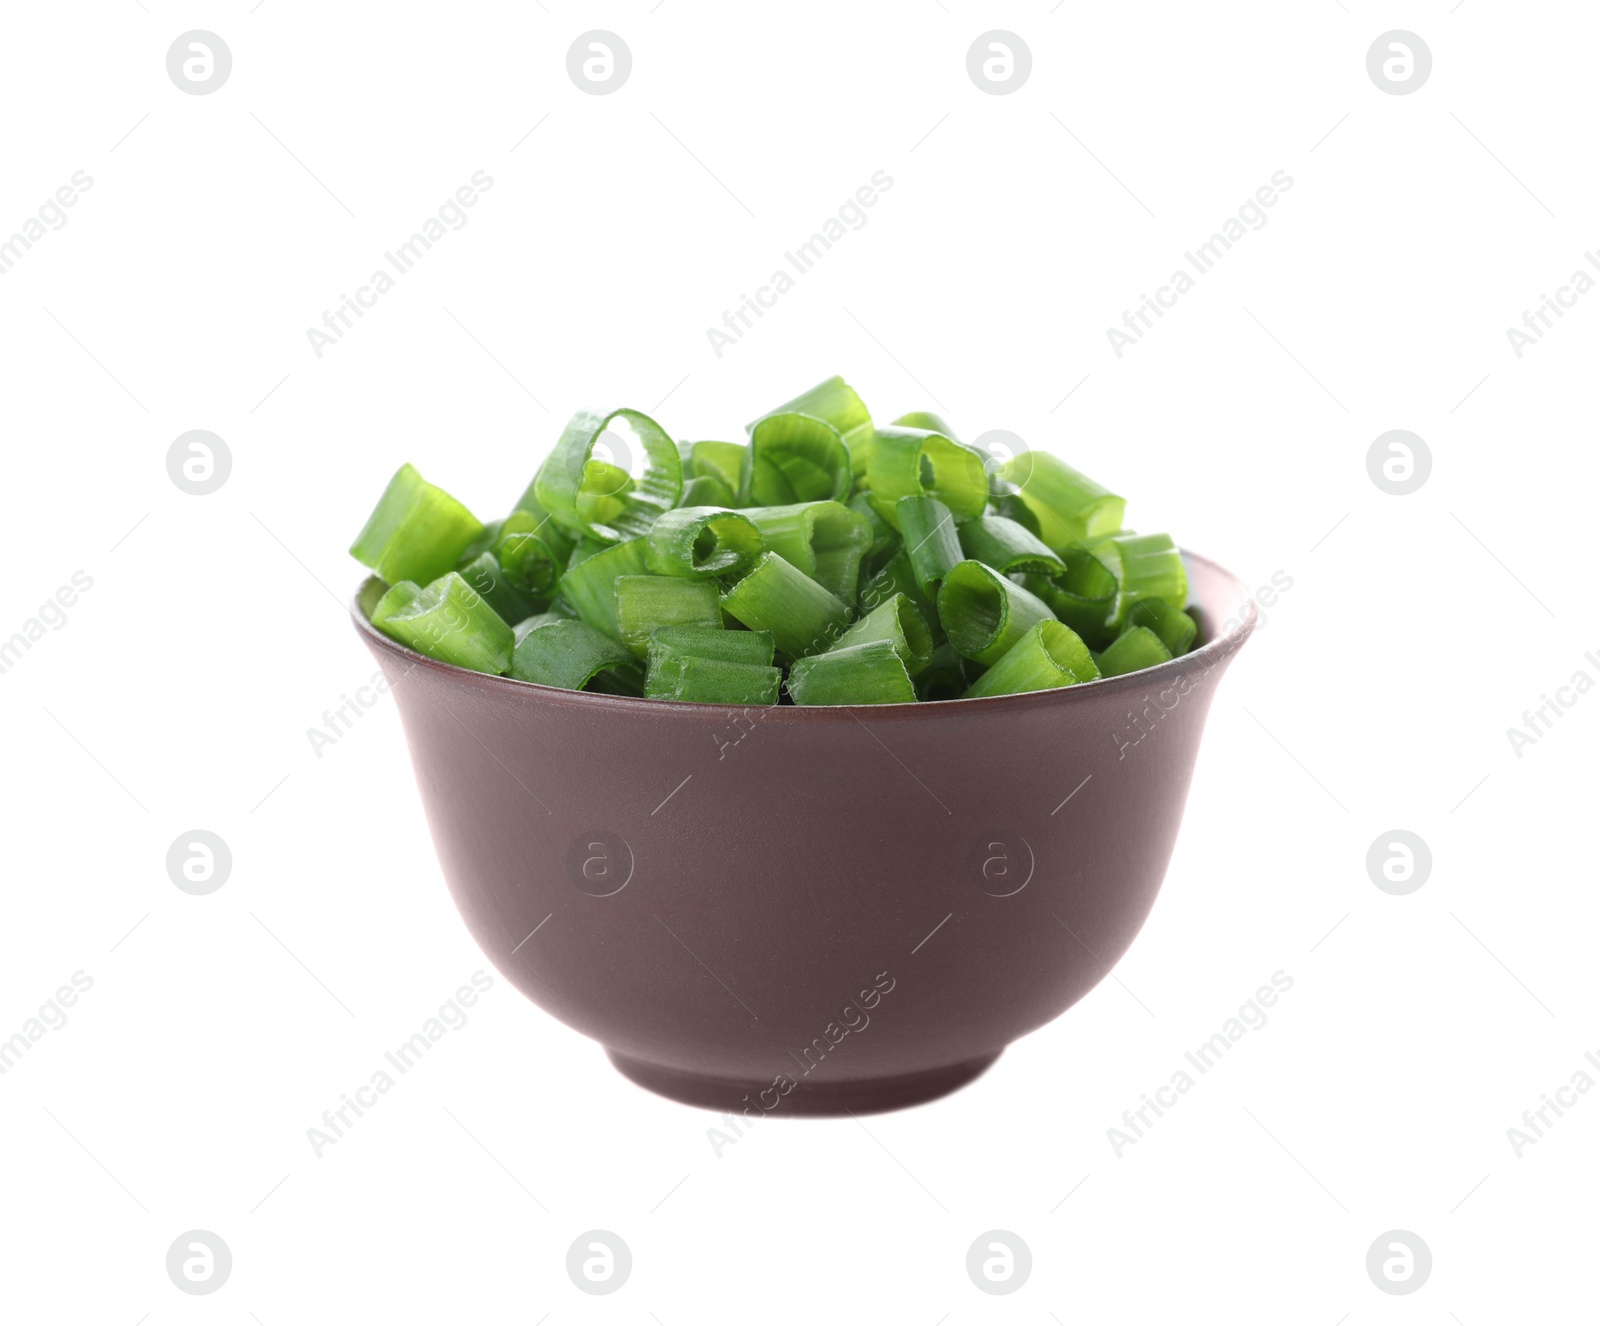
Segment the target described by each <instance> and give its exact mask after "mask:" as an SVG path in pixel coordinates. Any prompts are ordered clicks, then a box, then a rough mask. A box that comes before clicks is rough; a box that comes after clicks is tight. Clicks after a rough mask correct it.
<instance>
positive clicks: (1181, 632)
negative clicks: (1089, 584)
mask: <svg viewBox="0 0 1600 1326" xmlns="http://www.w3.org/2000/svg"><path fill="white" fill-rule="evenodd" d="M1128 624H1129V625H1130V626H1145V627H1148V628H1149V629H1150V630H1152V631H1154V632H1155V633H1156V635H1157V637H1159V639H1160V640H1161V643H1162V644H1164V645H1165V646H1166V647H1167V652H1168V653H1170V654H1171V655H1172V656H1173V657H1174V658H1177V657H1178V655H1180V654H1187V653H1188V652H1189V646H1190V645H1192V644H1193V643H1194V637H1195V634H1196V632H1198V631H1199V629H1200V627H1199V624H1198V623H1197V622H1196V621H1195V619H1194V618H1193V617H1191V616H1190V615H1189V614H1188V613H1187V612H1182V611H1180V610H1179V609H1177V608H1174V607H1173V606H1172V605H1171V604H1170V603H1167V602H1164V601H1163V600H1161V599H1140V600H1139V602H1137V603H1135V604H1134V605H1133V607H1131V608H1130V609H1129V610H1128Z"/></svg>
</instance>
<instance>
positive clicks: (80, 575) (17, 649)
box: [0, 571, 94, 673]
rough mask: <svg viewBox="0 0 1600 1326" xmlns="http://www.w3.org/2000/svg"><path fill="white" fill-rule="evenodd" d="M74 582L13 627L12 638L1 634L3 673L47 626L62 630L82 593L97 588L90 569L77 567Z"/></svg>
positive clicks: (0, 659) (13, 664)
mask: <svg viewBox="0 0 1600 1326" xmlns="http://www.w3.org/2000/svg"><path fill="white" fill-rule="evenodd" d="M71 582H72V583H71V584H67V585H62V586H61V587H60V588H59V589H57V590H56V592H55V593H54V594H53V595H51V596H50V597H49V598H47V599H46V600H45V601H44V602H43V603H41V604H40V605H39V608H38V611H37V612H35V613H34V615H33V616H32V617H29V618H28V620H27V621H25V622H23V623H22V625H21V627H20V628H18V629H17V630H15V631H13V632H12V633H11V636H10V638H9V639H5V638H0V673H6V672H10V671H11V669H12V668H14V667H16V666H17V664H18V663H19V662H20V661H21V659H22V656H23V655H24V654H26V653H27V652H28V651H29V650H30V649H32V648H33V647H34V645H36V644H38V643H39V641H41V640H43V639H44V635H45V627H47V626H48V627H49V628H50V629H51V630H52V631H59V630H61V629H62V627H64V626H65V625H66V624H67V609H68V608H71V607H74V606H75V605H76V604H77V602H78V596H79V595H80V594H87V593H88V592H89V591H90V590H91V589H93V588H94V577H93V576H91V575H90V574H89V573H88V572H87V571H74V572H73V573H72V576H71ZM74 586H75V587H76V588H74Z"/></svg>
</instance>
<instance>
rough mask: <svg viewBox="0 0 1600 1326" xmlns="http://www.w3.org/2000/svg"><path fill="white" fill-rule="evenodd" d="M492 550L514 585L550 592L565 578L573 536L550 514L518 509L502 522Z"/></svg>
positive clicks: (545, 592) (537, 591) (539, 591)
mask: <svg viewBox="0 0 1600 1326" xmlns="http://www.w3.org/2000/svg"><path fill="white" fill-rule="evenodd" d="M490 551H492V552H493V553H494V557H495V560H496V561H497V562H499V563H500V569H501V570H502V571H504V572H505V573H506V578H507V579H508V580H509V581H510V582H511V583H512V584H513V585H515V586H517V588H519V589H526V590H528V591H529V592H531V593H534V594H547V593H548V592H549V591H550V590H552V589H553V588H554V587H555V583H556V581H557V580H559V579H560V578H561V568H562V566H563V564H564V563H565V562H566V560H567V557H568V556H569V555H570V554H571V552H572V540H571V539H570V538H568V537H567V536H566V534H565V533H563V532H562V531H561V527H560V526H559V525H557V524H556V523H555V521H553V520H551V519H550V517H549V516H547V515H544V514H543V513H541V512H535V511H521V510H518V511H513V512H512V513H511V514H510V515H509V516H507V517H506V518H505V519H504V520H502V521H500V522H499V530H498V532H497V534H496V537H495V541H494V543H493V544H492V545H491V548H490Z"/></svg>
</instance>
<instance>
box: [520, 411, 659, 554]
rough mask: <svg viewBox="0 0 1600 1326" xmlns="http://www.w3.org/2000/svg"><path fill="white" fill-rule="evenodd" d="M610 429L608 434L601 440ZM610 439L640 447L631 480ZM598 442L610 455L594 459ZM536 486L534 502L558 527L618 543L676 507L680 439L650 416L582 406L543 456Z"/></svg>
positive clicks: (647, 528) (641, 532) (639, 533)
mask: <svg viewBox="0 0 1600 1326" xmlns="http://www.w3.org/2000/svg"><path fill="white" fill-rule="evenodd" d="M608 432H609V433H610V434H611V436H610V437H605V434H607V433H608ZM613 440H617V441H620V442H621V443H622V444H623V445H624V446H627V447H633V446H637V447H638V448H640V450H641V451H642V452H643V460H644V473H643V475H642V476H641V477H640V478H638V479H630V478H629V476H628V472H627V471H626V470H624V469H622V468H621V467H619V466H618V465H617V464H616V463H615V462H616V461H617V460H618V459H619V458H620V457H619V456H618V455H617V454H616V453H615V451H614V450H613V446H612V444H613ZM596 444H600V446H601V448H602V451H604V452H608V453H610V454H609V455H607V456H606V457H605V458H601V457H597V456H595V455H594V454H593V453H594V450H595V447H596ZM533 488H534V494H535V497H536V498H537V501H538V503H539V505H540V506H541V507H542V508H543V509H544V510H546V511H548V512H549V513H550V515H551V516H552V517H553V518H554V519H555V520H557V521H558V522H559V523H560V524H562V525H565V526H566V527H567V528H568V529H570V530H573V531H575V532H576V533H579V534H584V535H588V536H590V537H592V538H597V539H600V540H601V541H602V542H607V543H619V542H621V541H623V540H625V539H635V538H639V537H640V536H642V535H644V534H647V533H649V531H650V526H651V525H652V524H654V523H655V520H656V518H657V517H658V516H660V515H661V514H662V513H663V512H665V511H670V510H672V508H673V507H674V506H676V505H677V504H678V495H679V493H681V492H682V490H683V461H682V458H681V457H680V456H679V455H678V447H677V444H676V443H675V442H673V440H672V439H671V438H670V437H668V436H667V434H666V432H665V431H664V430H663V429H662V427H661V425H660V424H658V423H656V421H655V420H654V419H652V418H650V416H649V415H647V414H641V413H640V412H639V411H638V410H613V411H611V412H610V413H609V414H600V413H597V412H594V411H589V410H580V411H579V412H578V413H577V414H575V415H573V416H572V420H571V422H570V423H568V424H567V426H566V429H565V430H564V431H563V432H562V434H561V438H560V440H559V441H557V443H556V445H555V448H554V450H552V451H551V452H550V454H549V455H548V456H546V457H545V460H544V464H543V465H541V466H540V467H539V473H538V474H537V475H536V476H535V477H534V481H533Z"/></svg>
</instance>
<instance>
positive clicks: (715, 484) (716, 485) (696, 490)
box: [678, 474, 739, 508]
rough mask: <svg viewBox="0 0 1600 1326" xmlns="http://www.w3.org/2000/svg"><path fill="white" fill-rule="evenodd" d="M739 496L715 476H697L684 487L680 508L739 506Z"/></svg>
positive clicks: (679, 502)
mask: <svg viewBox="0 0 1600 1326" xmlns="http://www.w3.org/2000/svg"><path fill="white" fill-rule="evenodd" d="M738 502H739V494H738V492H737V491H736V490H735V489H732V488H730V487H728V485H727V484H725V483H723V482H722V480H721V479H719V478H718V477H717V476H716V475H714V474H697V475H695V477H694V478H692V479H690V480H689V482H688V483H686V484H684V485H683V494H682V495H681V496H680V497H679V498H678V506H679V507H680V508H682V507H688V506H723V507H731V506H737V505H738Z"/></svg>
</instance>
